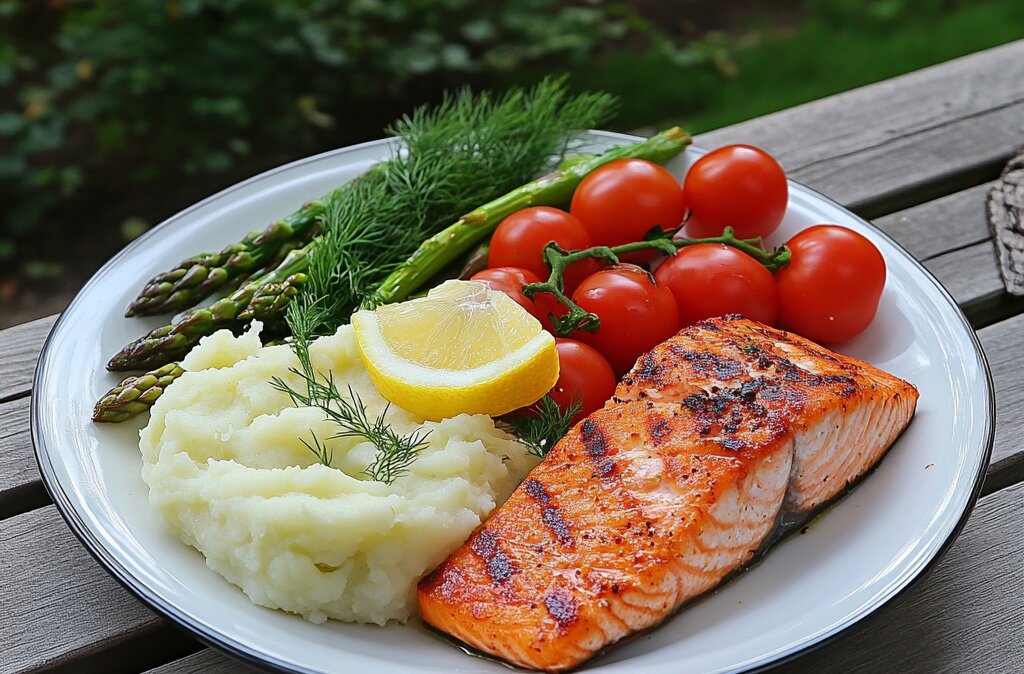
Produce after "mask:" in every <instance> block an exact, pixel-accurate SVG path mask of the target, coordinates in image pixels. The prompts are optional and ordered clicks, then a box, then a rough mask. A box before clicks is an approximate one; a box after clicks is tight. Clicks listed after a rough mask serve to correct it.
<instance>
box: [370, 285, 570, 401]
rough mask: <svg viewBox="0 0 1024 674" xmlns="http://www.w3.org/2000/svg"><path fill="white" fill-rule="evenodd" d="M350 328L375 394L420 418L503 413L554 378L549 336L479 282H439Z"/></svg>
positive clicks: (554, 360) (554, 353)
mask: <svg viewBox="0 0 1024 674" xmlns="http://www.w3.org/2000/svg"><path fill="white" fill-rule="evenodd" d="M352 327H353V328H355V335H356V343H357V344H358V346H359V354H360V356H361V357H362V359H363V363H364V364H365V365H366V369H367V370H368V371H369V373H370V378H371V379H372V380H373V383H374V385H375V386H376V387H377V390H378V391H380V394H381V395H382V396H384V397H385V398H386V399H388V400H389V401H391V402H392V403H394V404H395V405H398V406H399V407H401V408H403V409H406V410H408V411H410V412H412V413H413V414H416V415H418V416H420V417H423V418H424V419H429V420H432V421H439V420H441V419H446V418H448V417H453V416H455V415H457V414H461V413H466V414H487V415H490V416H498V415H500V414H505V413H506V412H511V411H512V410H514V409H518V408H520V407H523V406H524V405H529V404H531V403H533V402H536V401H537V400H539V399H540V398H541V396H543V395H544V394H545V393H547V392H548V391H549V390H550V389H551V387H552V386H554V384H555V382H556V381H557V380H558V352H557V350H556V349H555V339H554V337H552V336H551V335H550V334H549V333H547V332H545V331H544V330H543V329H542V328H541V325H540V322H539V321H537V319H536V318H534V317H533V316H531V315H530V314H529V313H528V312H527V311H526V310H525V309H523V308H522V307H521V306H519V305H518V304H516V303H515V302H514V301H512V300H511V299H509V297H508V296H507V295H505V294H504V293H501V292H498V291H495V290H491V289H490V287H489V286H488V285H487V284H486V283H481V282H479V281H446V282H444V283H442V284H441V285H439V286H438V287H436V288H434V289H433V290H431V291H430V292H429V293H427V296H426V297H422V298H419V299H414V300H409V301H407V302H401V303H399V304H388V305H384V306H382V307H379V308H378V309H376V310H375V311H359V312H357V313H356V314H355V315H354V316H352Z"/></svg>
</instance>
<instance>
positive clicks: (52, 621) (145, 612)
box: [0, 506, 165, 672]
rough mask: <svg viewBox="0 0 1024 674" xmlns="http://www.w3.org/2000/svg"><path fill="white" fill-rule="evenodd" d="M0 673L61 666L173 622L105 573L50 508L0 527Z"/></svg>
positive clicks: (24, 515) (3, 523)
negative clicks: (0, 591)
mask: <svg viewBox="0 0 1024 674" xmlns="http://www.w3.org/2000/svg"><path fill="white" fill-rule="evenodd" d="M0 550H3V555H2V557H0V559H2V560H3V565H4V567H5V568H4V574H3V576H4V581H3V582H4V585H3V588H4V589H3V597H2V599H0V602H2V605H3V610H2V611H0V644H3V649H2V650H3V658H2V659H0V671H3V672H23V671H31V670H34V669H42V668H47V667H57V666H59V665H61V664H62V663H67V662H70V661H73V660H75V659H76V658H79V657H82V656H84V655H86V654H88V653H92V652H95V651H97V650H104V649H107V648H111V647H114V646H116V645H118V644H119V643H121V642H124V641H126V640H139V639H142V638H143V637H145V636H146V635H149V634H152V633H153V632H154V631H156V630H157V629H158V628H160V627H164V626H165V621H164V620H162V619H161V618H158V617H157V616H156V614H154V613H153V612H152V611H150V610H149V609H148V608H146V607H144V606H143V605H142V604H141V603H140V602H139V601H138V600H136V599H135V598H134V597H133V596H131V595H130V594H129V593H128V592H127V591H126V590H125V589H124V588H122V587H121V586H120V585H118V584H117V583H116V582H115V581H114V579H113V578H111V577H110V576H109V575H107V573H106V572H105V571H104V570H103V569H101V568H100V566H99V565H98V564H97V563H96V561H95V560H93V558H92V557H90V556H89V554H88V553H87V552H86V551H85V549H84V548H83V547H82V546H81V545H80V544H79V543H78V541H77V540H76V539H75V537H74V535H73V534H72V533H71V531H70V530H69V529H68V527H67V525H65V524H64V521H63V520H61V518H60V515H59V514H58V513H57V510H56V508H54V507H53V506H47V507H45V508H40V509H38V510H33V511H31V512H28V513H25V514H22V515H18V516H16V517H12V518H9V519H6V520H2V521H0Z"/></svg>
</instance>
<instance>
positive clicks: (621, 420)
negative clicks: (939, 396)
mask: <svg viewBox="0 0 1024 674" xmlns="http://www.w3.org/2000/svg"><path fill="white" fill-rule="evenodd" d="M917 398H918V393H917V390H916V389H915V388H914V387H913V386H911V385H910V384H908V383H907V382H905V381H902V380H900V379H898V378H896V377H894V376H892V375H889V374H886V373H885V372H882V371H881V370H879V369H877V368H875V367H872V366H871V365H869V364H867V363H864V362H861V361H858V360H854V359H852V358H847V357H844V356H840V355H837V354H834V353H832V352H830V351H828V350H827V349H825V348H823V347H821V346H818V345H817V344H814V343H813V342H810V341H808V340H806V339H803V338H801V337H798V336H796V335H793V334H790V333H787V332H782V331H779V330H774V329H772V328H769V327H766V326H764V325H761V324H759V323H756V322H753V321H748V320H744V319H742V318H739V317H734V316H728V317H724V318H719V319H712V320H708V321H702V322H700V323H697V324H695V325H693V326H691V327H688V328H685V329H684V330H683V331H681V332H680V333H679V334H678V335H676V336H675V337H673V338H671V339H669V340H668V341H666V342H664V343H662V344H660V345H658V346H657V347H655V348H654V349H653V350H652V351H650V352H649V353H647V354H645V355H644V356H642V357H641V358H640V359H639V360H638V361H637V364H636V365H635V366H634V367H633V369H632V370H631V371H630V372H629V373H628V374H627V375H626V376H625V377H624V378H623V380H622V382H621V383H620V384H619V385H618V387H617V389H616V392H615V396H614V397H613V398H612V400H611V401H609V402H608V403H607V404H606V405H605V407H604V408H603V409H600V410H598V411H596V412H594V413H593V414H591V415H590V416H588V417H587V418H586V419H584V420H583V421H581V422H580V423H578V424H577V425H576V426H575V427H574V428H573V429H572V430H571V431H570V432H569V433H568V434H567V435H566V437H565V438H563V439H562V441H561V442H559V443H558V444H557V445H556V446H555V447H553V448H552V449H551V451H550V452H549V453H548V455H547V457H546V458H545V459H544V461H543V462H541V463H540V464H539V465H538V466H537V467H536V468H535V469H534V470H533V471H532V472H531V473H530V475H529V476H528V477H527V478H526V480H524V481H523V483H522V484H521V485H520V486H519V487H518V489H516V491H515V492H514V493H513V494H512V496H511V497H510V498H509V499H508V501H507V502H506V503H505V504H504V505H502V506H501V507H500V508H499V509H497V510H496V511H495V512H494V513H493V514H492V515H491V517H490V518H489V519H488V520H487V521H486V522H485V523H484V524H483V525H482V526H481V527H480V528H478V529H477V530H476V531H475V532H474V533H473V535H472V536H471V537H470V538H469V540H468V541H467V542H466V543H465V544H464V545H463V546H462V547H461V548H459V549H458V550H456V551H455V552H453V553H452V554H451V555H450V556H449V557H448V559H447V560H445V561H444V563H442V564H441V566H439V567H438V568H437V569H435V570H434V571H433V572H432V573H431V574H430V575H428V576H427V577H425V578H424V579H423V580H422V581H421V582H420V584H419V605H420V611H421V613H422V615H423V618H424V619H425V620H426V621H427V622H428V623H430V624H431V625H433V626H434V627H436V628H438V629H440V630H442V631H444V632H447V633H448V634H450V635H452V636H454V637H456V638H457V639H460V640H461V641H463V642H465V643H467V644H469V645H471V646H474V647H476V648H478V649H480V650H481V651H484V652H486V653H490V654H493V655H496V656H498V657H501V658H504V659H505V660H507V661H509V662H511V663H514V664H516V665H520V666H523V667H527V668H531V669H539V670H546V671H551V672H557V671H563V670H566V669H570V668H572V667H575V666H577V665H579V664H580V663H582V662H584V661H585V660H587V659H588V658H590V657H592V656H593V655H595V654H596V653H598V652H599V651H600V650H602V649H603V648H605V647H606V646H608V645H609V644H612V643H614V642H616V641H618V640H620V639H622V638H623V637H625V636H627V635H629V634H631V633H634V632H637V631H639V630H644V629H647V628H650V627H653V626H655V625H657V624H658V623H660V622H661V621H663V620H664V619H665V618H666V617H668V616H669V615H671V614H672V613H673V612H674V611H675V610H676V609H677V608H678V607H679V606H680V605H681V604H683V603H684V602H686V601H688V600H690V599H692V598H694V597H697V596H698V595H700V594H703V593H704V592H707V591H708V590H711V589H712V588H714V587H715V586H716V585H718V584H719V583H720V582H722V580H723V579H724V578H726V577H727V576H729V575H730V574H731V573H733V572H735V571H737V570H739V569H740V568H742V566H743V565H744V564H745V563H747V562H748V561H750V559H751V558H752V557H753V556H754V555H755V553H757V552H758V550H759V548H760V547H761V546H762V544H764V543H765V541H766V539H768V537H769V534H770V533H771V532H772V530H773V529H774V527H775V523H776V521H777V519H778V518H780V517H783V516H786V517H787V519H790V518H791V516H793V515H797V516H799V515H801V514H803V515H809V514H810V513H812V512H813V511H815V510H816V509H818V508H820V507H821V506H823V505H825V504H827V503H828V502H829V501H830V500H832V499H834V498H835V497H836V496H837V495H839V494H840V493H841V492H842V491H843V490H844V489H845V488H846V486H847V485H848V484H850V483H851V482H853V481H854V480H856V479H857V478H858V477H860V476H861V475H863V474H864V473H865V472H866V471H867V470H869V469H870V468H871V467H872V466H873V465H874V464H875V463H877V462H878V460H879V459H880V458H881V457H882V455H883V454H884V453H885V451H886V449H887V448H888V447H889V446H890V445H891V444H892V442H893V441H894V440H895V439H896V438H897V437H898V436H899V434H900V433H901V432H902V431H903V429H904V428H905V427H906V426H907V424H908V423H909V422H910V419H911V417H913V415H914V410H915V407H916V405H917Z"/></svg>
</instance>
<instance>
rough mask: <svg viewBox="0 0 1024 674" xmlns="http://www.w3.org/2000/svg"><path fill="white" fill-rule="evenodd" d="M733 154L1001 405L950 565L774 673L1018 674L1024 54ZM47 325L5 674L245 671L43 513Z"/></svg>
mask: <svg viewBox="0 0 1024 674" xmlns="http://www.w3.org/2000/svg"><path fill="white" fill-rule="evenodd" d="M684 84H685V83H681V86H682V85H684ZM735 142H743V143H753V144H756V145H759V146H761V147H764V148H766V149H767V150H769V151H770V152H772V153H773V154H774V155H775V156H776V157H778V158H779V160H780V161H781V162H782V164H783V166H784V167H785V168H786V170H787V172H788V173H789V175H790V176H791V177H792V178H794V179H796V180H799V181H801V182H803V183H805V184H807V185H809V186H811V187H813V188H815V189H817V190H819V191H821V192H823V193H824V194H827V195H829V196H831V197H832V198H834V199H836V200H837V201H839V202H841V203H843V204H845V205H847V206H848V207H850V208H851V209H852V210H854V211H855V212H857V213H859V214H860V215H862V216H864V217H867V218H871V219H873V220H874V222H875V224H877V225H878V226H879V227H881V228H882V229H883V230H885V231H886V232H888V233H889V234H891V235H892V236H893V237H895V238H896V239H897V240H898V241H899V242H900V243H902V244H903V245H904V246H905V247H906V248H907V249H908V250H910V252H911V253H913V254H914V255H915V256H916V257H917V258H918V259H920V260H922V261H923V262H924V263H925V265H926V266H927V267H928V268H929V269H930V270H931V271H932V272H933V273H934V274H935V275H936V276H938V278H939V279H940V280H941V281H942V283H943V284H945V286H946V287H947V288H948V289H949V291H950V292H951V293H952V294H953V296H954V297H955V298H956V299H957V301H958V302H959V303H960V306H961V307H963V309H964V312H965V313H966V314H967V316H968V317H969V318H970V320H971V322H972V323H973V325H974V327H975V328H976V329H977V330H978V334H979V335H980V336H981V340H982V342H983V344H984V347H985V351H986V353H987V354H988V358H989V360H990V362H991V365H992V372H993V375H994V378H995V385H996V390H997V402H998V405H997V407H998V423H997V429H996V440H995V449H994V452H993V455H992V464H991V466H990V467H989V471H988V477H987V480H986V482H985V487H984V491H983V495H982V498H981V500H980V502H979V503H978V506H977V509H976V510H975V511H974V514H973V515H972V516H971V518H970V520H969V522H968V523H967V526H966V528H965V529H964V531H963V534H962V535H961V536H960V538H959V539H958V540H957V541H956V543H955V544H954V545H953V546H952V548H951V549H950V551H949V552H948V553H947V554H946V556H945V557H944V558H943V559H942V560H941V562H940V563H939V564H938V565H937V566H936V567H935V569H934V570H933V571H932V572H931V573H930V574H929V575H928V576H927V577H926V578H925V579H923V580H921V581H920V582H918V583H917V584H915V585H914V586H913V587H912V588H911V589H910V590H909V591H908V592H906V593H905V594H904V595H902V596H901V597H899V598H898V599H897V600H896V601H894V602H892V603H891V604H890V605H888V606H887V607H886V608H884V609H883V610H882V611H880V613H879V614H878V615H877V616H875V617H874V619H873V620H870V621H868V623H867V624H866V625H865V626H864V627H863V628H862V629H860V630H857V631H855V633H853V634H848V635H846V636H843V637H841V638H840V639H839V640H837V641H835V642H833V643H830V644H828V645H826V646H825V647H823V648H821V649H819V650H817V651H815V652H813V653H811V654H809V655H806V656H804V657H802V658H800V659H799V660H797V661H796V662H795V663H791V664H788V665H785V666H783V667H781V668H780V670H785V671H797V672H808V673H810V672H823V671H824V672H849V671H872V672H873V671H879V672H883V671H884V672H890V671H901V672H968V671H970V672H981V671H986V672H987V671H992V672H1010V671H1016V672H1024V437H1022V431H1024V351H1022V346H1024V338H1022V337H1021V335H1022V334H1024V333H1022V331H1024V298H1014V297H1011V296H1010V295H1008V294H1007V293H1006V292H1005V291H1004V289H1003V286H1002V283H1001V281H1000V278H999V275H998V272H997V268H996V262H995V256H994V249H993V246H992V243H991V241H990V238H989V232H988V229H987V227H986V223H985V209H984V200H985V195H986V192H987V190H988V188H989V185H990V181H992V180H994V179H995V178H996V177H997V176H998V174H999V171H1000V169H1001V167H1002V166H1003V165H1004V163H1005V162H1006V161H1007V159H1008V158H1009V157H1010V156H1012V155H1013V154H1014V153H1015V152H1016V150H1017V149H1018V148H1019V147H1020V146H1022V145H1024V41H1021V42H1016V43H1013V44H1009V45H1005V46H1003V47H998V48H996V49H992V50H989V51H986V52H981V53H978V54H974V55H972V56H968V57H965V58H962V59H958V60H956V61H951V62H949V63H945V64H942V65H939V66H936V67H933V68H928V69H926V70H922V71H919V72H915V73H912V74H909V75H905V76H902V77H898V78H896V79H893V80H889V81H886V82H881V83H879V84H874V85H871V86H868V87H864V88H862V89H858V90H855V91H850V92H847V93H844V94H840V95H838V96H833V97H831V98H826V99H823V100H820V101H815V102H813V103H809V104H806V105H802V106H799V107H797V108H793V109H790V110H785V111H783V112H779V113H776V114H773V115H768V116H766V117H762V118H759V119H755V120H752V121H749V122H744V123H742V124H738V125H735V126H731V127H728V128H725V129H721V130H718V131H715V132H712V133H708V134H705V135H703V136H700V137H698V138H697V139H696V144H697V145H698V146H703V147H716V146H718V145H723V144H726V143H735ZM53 321H54V317H50V318H44V319H40V320H38V321H34V322H32V323H27V324H24V325H21V326H18V327H15V328H11V329H9V330H5V331H3V332H0V560H2V565H3V575H2V581H0V582H2V585H0V672H27V671H51V670H52V671H60V672H89V671H97V672H144V671H149V672H160V673H161V674H185V673H186V672H213V673H214V674H224V673H236V672H251V671H253V670H252V668H251V667H249V666H248V665H245V664H242V663H239V662H236V661H234V660H232V659H230V658H228V657H227V656H224V655H221V654H219V653H217V652H215V651H212V650H210V649H208V648H205V647H204V646H202V645H201V644H199V643H198V642H196V641H195V640H193V639H192V638H191V637H190V636H189V635H187V634H185V633H184V632H182V631H180V630H178V629H177V628H175V627H174V626H173V625H171V623H170V622H169V621H167V620H166V619H164V618H161V617H159V616H157V615H156V614H155V613H153V612H152V611H151V610H149V609H148V608H147V607H145V606H144V605H143V604H141V603H140V602H139V601H137V600H136V599H135V598H134V597H133V596H131V595H130V594H129V593H128V592H127V591H126V590H124V589H123V588H122V587H121V586H120V585H118V584H117V582H115V581H114V580H113V578H111V577H110V576H109V575H107V573H106V572H105V571H104V570H103V569H102V568H100V566H99V565H98V564H97V563H96V562H95V561H94V560H93V559H92V558H91V557H90V556H89V554H88V553H87V552H86V551H85V550H84V549H83V548H82V546H81V545H79V543H78V541H77V540H76V539H75V537H74V536H73V535H72V534H71V532H70V530H69V529H68V528H67V526H65V524H64V522H63V521H62V520H61V518H60V516H59V515H58V514H57V511H56V509H55V508H54V506H52V505H50V503H49V500H48V498H47V495H46V492H45V491H44V489H43V485H42V483H41V482H40V479H39V474H38V472H37V470H36V465H35V460H34V458H33V454H32V444H31V440H30V439H29V401H30V397H31V395H32V388H31V386H32V371H33V368H34V366H35V361H36V358H37V356H38V353H39V349H40V348H41V346H42V343H43V339H44V338H45V336H46V334H47V332H48V331H49V329H50V327H51V325H52V324H53ZM338 667H339V669H338V671H339V672H340V671H346V670H345V666H344V663H341V662H339V663H338Z"/></svg>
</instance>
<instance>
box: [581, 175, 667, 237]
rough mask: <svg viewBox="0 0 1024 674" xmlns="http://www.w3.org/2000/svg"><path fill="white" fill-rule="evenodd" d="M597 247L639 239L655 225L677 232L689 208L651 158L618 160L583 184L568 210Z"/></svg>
mask: <svg viewBox="0 0 1024 674" xmlns="http://www.w3.org/2000/svg"><path fill="white" fill-rule="evenodd" d="M569 210H570V211H572V214H573V215H575V216H576V217H577V218H579V219H580V221H581V222H582V223H583V226H584V227H586V228H587V231H589V232H590V235H591V236H592V237H593V239H594V243H595V244H596V245H604V246H618V245H621V244H624V243H631V242H633V241H640V240H642V239H643V238H644V235H646V234H647V232H649V231H651V230H652V229H653V228H654V227H655V226H656V225H660V226H661V228H662V229H675V228H676V227H678V226H679V224H680V223H681V222H682V221H683V215H685V214H686V206H685V205H684V203H683V190H682V188H681V187H680V186H679V182H678V181H677V180H676V178H675V176H673V175H672V174H671V173H669V172H668V171H667V170H666V169H664V168H662V167H661V166H658V165H657V164H655V163H654V162H649V161H647V160H646V159H616V160H615V161H611V162H608V163H607V164H605V165H604V166H602V167H601V168H599V169H597V170H595V171H594V172H592V173H591V174H590V175H588V176H587V177H586V178H584V179H583V181H582V182H580V184H579V187H577V188H576V193H575V194H573V196H572V205H571V206H570V208H569Z"/></svg>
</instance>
